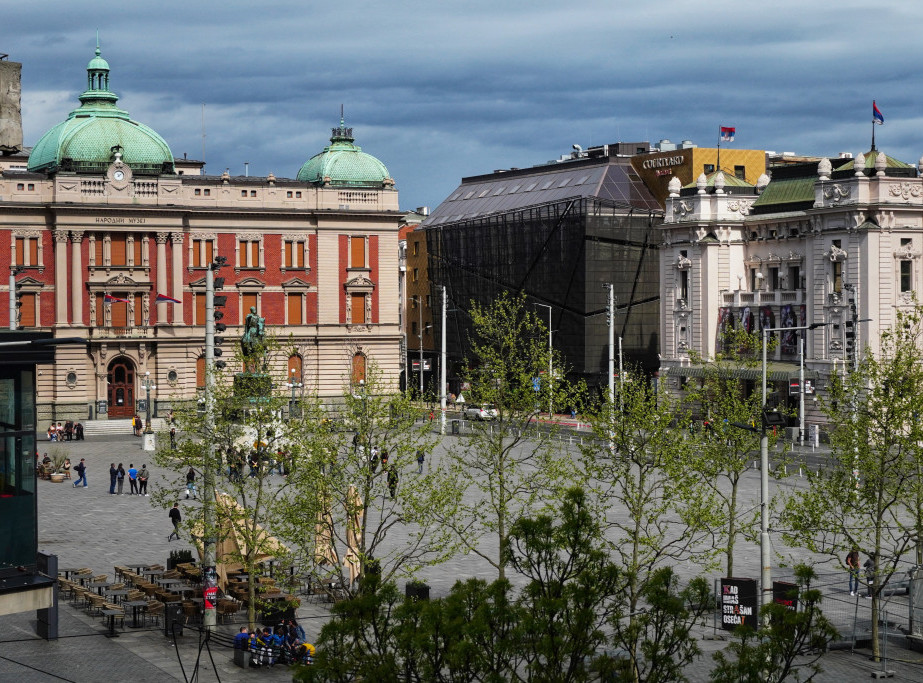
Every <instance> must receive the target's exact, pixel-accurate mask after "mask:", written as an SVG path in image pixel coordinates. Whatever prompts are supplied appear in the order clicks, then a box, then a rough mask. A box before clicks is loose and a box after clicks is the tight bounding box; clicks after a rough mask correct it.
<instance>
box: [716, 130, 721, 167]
mask: <svg viewBox="0 0 923 683" xmlns="http://www.w3.org/2000/svg"><path fill="white" fill-rule="evenodd" d="M716 170H717V171H720V170H721V126H718V162H717V164H716Z"/></svg>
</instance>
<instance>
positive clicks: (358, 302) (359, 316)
mask: <svg viewBox="0 0 923 683" xmlns="http://www.w3.org/2000/svg"><path fill="white" fill-rule="evenodd" d="M350 297H352V305H351V308H352V311H351V315H350V322H351V323H352V324H353V325H363V324H365V322H366V320H365V294H350Z"/></svg>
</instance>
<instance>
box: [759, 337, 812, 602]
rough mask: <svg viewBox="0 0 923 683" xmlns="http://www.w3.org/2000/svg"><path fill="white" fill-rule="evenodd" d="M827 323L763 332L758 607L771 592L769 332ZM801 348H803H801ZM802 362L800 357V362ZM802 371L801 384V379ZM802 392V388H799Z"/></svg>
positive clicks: (765, 600) (766, 600)
mask: <svg viewBox="0 0 923 683" xmlns="http://www.w3.org/2000/svg"><path fill="white" fill-rule="evenodd" d="M824 325H827V323H812V324H811V325H802V326H800V327H764V328H763V330H762V332H763V368H762V377H763V400H762V402H761V406H762V409H761V412H760V422H761V424H760V563H761V565H762V572H761V573H760V607H761V608H762V607H764V606H766V605H767V604H769V600H768V599H767V596H768V595H769V593H768V592H771V591H772V562H771V560H770V552H771V551H770V547H769V433H768V432H767V431H766V427H767V424H766V392H767V386H766V379H767V378H766V374H767V373H766V368H767V348H768V346H769V333H770V332H797V331H799V330H814V329H817V328H818V327H823V326H824ZM802 348H803V347H802ZM803 361H804V359H803V356H802V362H803ZM803 372H804V371H803V369H802V383H803V382H804V379H803ZM801 389H802V391H804V386H802V387H801Z"/></svg>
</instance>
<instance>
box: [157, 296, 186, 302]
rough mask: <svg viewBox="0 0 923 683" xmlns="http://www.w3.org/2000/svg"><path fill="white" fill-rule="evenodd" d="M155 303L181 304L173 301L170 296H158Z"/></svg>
mask: <svg viewBox="0 0 923 683" xmlns="http://www.w3.org/2000/svg"><path fill="white" fill-rule="evenodd" d="M155 302H156V303H158V304H181V303H183V302H182V301H180V300H179V299H174V298H173V297H172V296H167V295H166V294H158V295H157V298H156V299H155Z"/></svg>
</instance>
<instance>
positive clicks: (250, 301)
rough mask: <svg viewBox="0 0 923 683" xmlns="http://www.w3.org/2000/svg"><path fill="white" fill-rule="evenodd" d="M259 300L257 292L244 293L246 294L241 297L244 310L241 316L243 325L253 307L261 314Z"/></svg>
mask: <svg viewBox="0 0 923 683" xmlns="http://www.w3.org/2000/svg"><path fill="white" fill-rule="evenodd" d="M257 298H258V295H257V293H256V292H244V294H243V295H241V298H240V299H241V306H242V308H243V310H242V311H241V316H240V321H241V323H243V322H244V320H246V319H247V314H248V313H249V312H250V308H251V307H252V308H256V310H257V312H259V310H260V309H259V307H258V306H257V303H256V302H257Z"/></svg>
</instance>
